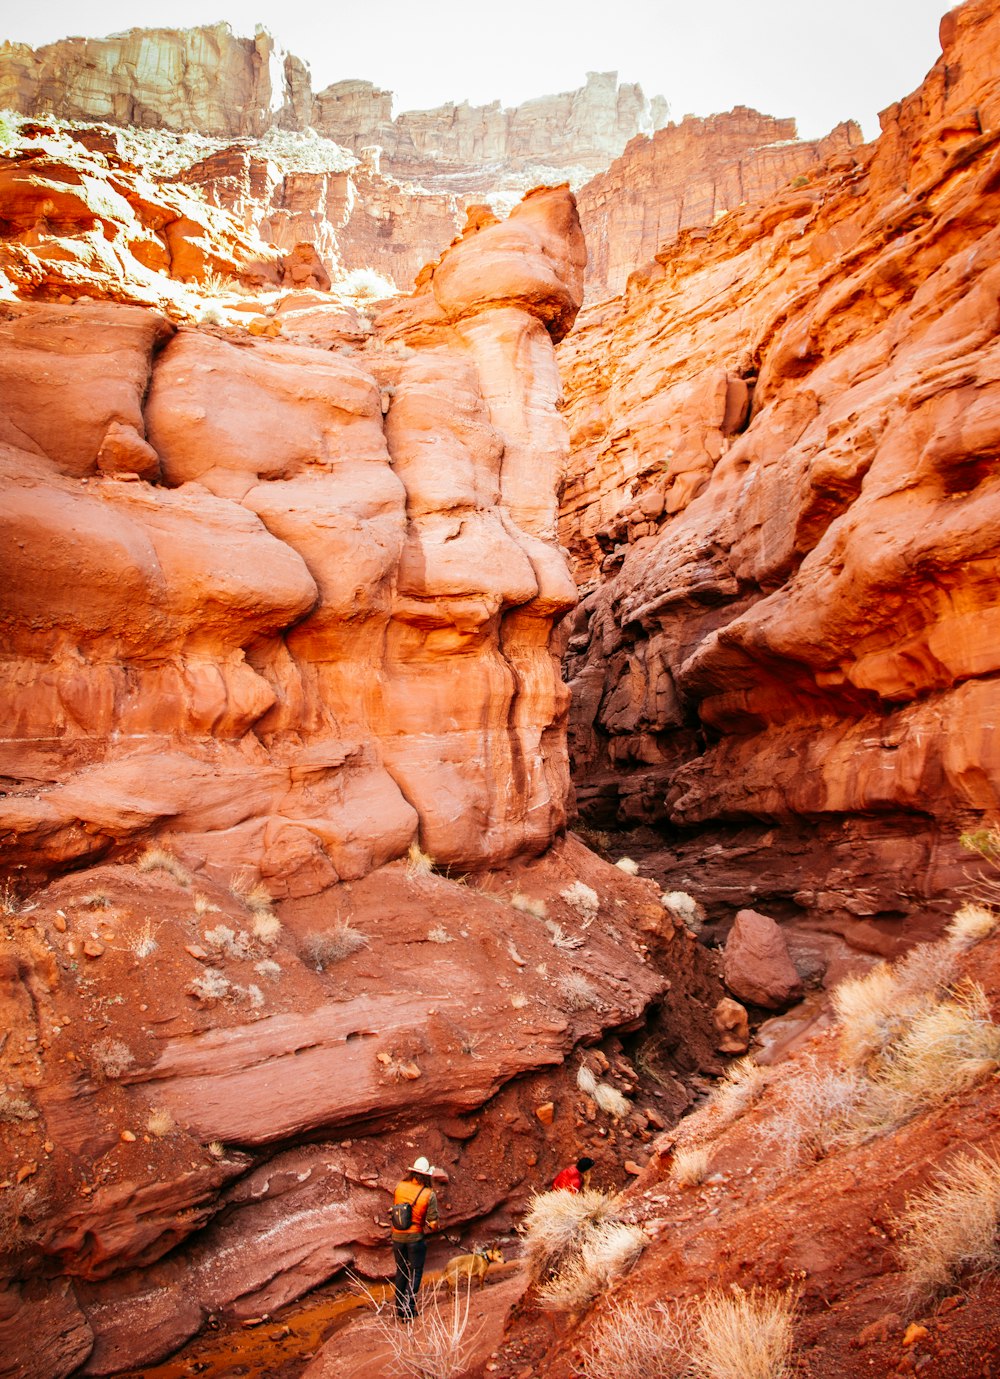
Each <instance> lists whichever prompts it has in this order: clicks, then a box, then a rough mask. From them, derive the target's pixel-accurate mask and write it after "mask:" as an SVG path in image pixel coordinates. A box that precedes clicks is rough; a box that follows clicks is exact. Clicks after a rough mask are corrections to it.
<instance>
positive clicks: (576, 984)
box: [559, 972, 601, 1010]
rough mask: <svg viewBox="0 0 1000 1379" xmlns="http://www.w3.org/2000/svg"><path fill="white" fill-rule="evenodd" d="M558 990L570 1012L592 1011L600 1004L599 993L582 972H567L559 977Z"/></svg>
mask: <svg viewBox="0 0 1000 1379" xmlns="http://www.w3.org/2000/svg"><path fill="white" fill-rule="evenodd" d="M559 990H560V991H561V992H562V995H563V997H564V999H565V1001H566V1004H567V1006H568V1007H569V1009H570V1010H593V1009H594V1007H595V1006H597V1005H599V1004H600V1000H601V994H600V992H599V991H598V989H597V987H596V986H595V985H594V983H593V982H592V981H591V980H590V979H589V977H585V976H584V975H583V973H582V972H567V973H566V975H565V976H564V977H560V978H559Z"/></svg>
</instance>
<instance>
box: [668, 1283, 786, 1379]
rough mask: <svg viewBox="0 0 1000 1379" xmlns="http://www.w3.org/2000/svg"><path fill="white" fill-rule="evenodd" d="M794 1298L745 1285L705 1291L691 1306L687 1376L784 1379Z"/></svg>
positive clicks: (726, 1378) (715, 1378) (704, 1378)
mask: <svg viewBox="0 0 1000 1379" xmlns="http://www.w3.org/2000/svg"><path fill="white" fill-rule="evenodd" d="M795 1301H796V1300H795V1298H794V1297H793V1296H791V1295H790V1294H787V1293H772V1292H769V1291H767V1290H766V1289H758V1288H751V1289H750V1291H749V1292H744V1291H743V1290H742V1289H741V1288H735V1287H734V1288H733V1289H732V1290H731V1291H730V1292H725V1293H724V1292H722V1291H713V1292H710V1293H706V1294H705V1296H704V1297H703V1298H699V1299H698V1301H697V1302H696V1303H695V1304H694V1305H693V1309H692V1312H693V1321H694V1334H693V1336H692V1339H691V1344H690V1361H691V1367H690V1371H689V1372H690V1375H691V1376H692V1379H790V1376H791V1374H792V1373H793V1363H792V1341H793V1328H794V1321H795Z"/></svg>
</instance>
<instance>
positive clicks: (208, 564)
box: [0, 191, 583, 894]
mask: <svg viewBox="0 0 1000 1379" xmlns="http://www.w3.org/2000/svg"><path fill="white" fill-rule="evenodd" d="M582 267H583V246H582V239H581V237H580V232H579V226H578V223H577V221H576V215H575V210H574V208H573V201H572V197H571V196H570V195H569V193H568V192H566V191H552V192H545V193H542V194H538V195H535V196H532V197H530V198H529V199H528V200H526V201H525V203H524V204H523V206H522V207H520V208H519V209H518V210H517V211H516V212H515V214H514V215H513V216H512V217H511V219H510V220H509V221H508V222H506V223H504V224H494V225H492V226H487V227H486V228H484V229H482V230H480V231H479V232H478V233H472V232H470V234H469V235H467V236H466V238H464V239H463V240H462V242H461V243H459V244H458V245H457V246H456V247H455V248H454V249H453V250H452V251H451V253H450V254H449V255H447V256H446V257H445V259H444V260H443V261H442V263H441V264H440V266H439V267H438V269H437V271H436V272H435V273H434V275H433V277H432V278H431V279H430V281H429V283H428V284H427V287H426V289H425V291H424V293H423V294H422V295H420V296H418V297H416V298H415V299H413V301H412V303H410V302H404V303H403V304H402V305H400V306H399V307H397V308H395V309H394V310H393V311H392V312H391V313H390V317H391V321H390V326H391V331H390V337H389V343H388V345H387V347H386V349H385V350H384V351H383V352H382V353H380V354H379V355H378V356H372V358H373V359H375V360H376V364H375V365H374V366H373V365H372V364H369V363H366V362H365V361H364V360H360V361H359V360H357V359H356V358H351V357H348V356H346V355H344V354H336V353H331V352H330V351H326V350H312V349H308V348H296V347H294V346H286V345H285V344H283V343H270V342H263V341H262V342H258V343H256V344H248V343H246V341H245V338H244V340H243V341H241V342H240V343H239V344H236V343H232V342H230V341H229V340H226V339H225V338H220V337H217V336H214V335H211V334H207V333H203V332H198V331H190V330H181V331H179V332H175V331H174V330H173V329H172V328H171V327H169V326H168V325H167V323H166V322H165V321H164V320H162V319H161V318H158V317H156V316H155V315H152V314H149V313H146V312H143V311H141V310H139V309H134V308H122V309H117V308H114V307H108V306H89V307H88V306H81V307H79V308H61V307H40V306H12V307H10V308H9V310H8V312H7V319H6V320H5V321H4V322H3V323H2V324H0V336H2V345H0V369H2V371H3V374H2V376H3V380H4V385H5V395H6V399H7V420H6V421H5V428H6V434H5V435H4V436H3V440H4V442H5V444H4V449H3V456H2V463H3V467H4V490H5V500H4V543H5V546H6V557H5V568H6V570H7V575H8V578H7V581H6V583H5V587H4V592H3V596H2V599H3V606H2V613H0V616H2V619H3V625H4V633H5V643H6V645H7V646H8V648H10V651H11V653H12V656H11V658H10V659H8V660H7V661H6V663H5V678H6V684H7V696H8V699H7V703H8V723H9V725H10V726H9V728H8V731H7V733H6V734H5V741H4V746H3V748H2V752H3V766H2V768H0V769H2V773H3V775H4V776H5V777H7V778H8V780H9V781H11V782H12V783H15V784H14V785H13V789H12V790H11V791H10V792H9V793H8V794H7V795H6V797H5V799H4V801H3V806H4V812H3V824H2V832H3V837H4V858H5V864H6V866H7V868H8V869H11V870H14V871H15V872H16V871H17V870H19V869H21V868H24V869H26V870H27V871H28V872H29V873H32V874H36V875H37V874H39V873H44V872H47V871H49V870H50V869H52V868H53V867H60V866H66V865H79V864H80V863H82V862H85V861H92V860H94V859H96V858H97V857H100V856H103V855H105V854H107V853H108V851H109V850H114V849H115V848H118V847H121V846H123V845H125V844H127V843H128V842H129V841H130V840H132V839H134V838H137V837H139V836H143V835H146V834H148V833H149V832H151V831H153V832H160V831H164V832H166V833H169V834H170V835H171V838H172V840H173V842H174V844H175V845H176V846H177V848H178V849H179V850H180V851H181V852H182V853H184V854H185V855H187V854H188V852H189V849H190V850H191V852H190V860H195V859H197V862H196V864H200V863H201V862H204V863H205V864H206V865H208V866H209V867H210V868H213V869H222V870H226V869H228V870H231V869H232V868H233V867H234V866H237V865H250V866H251V867H253V868H255V869H256V870H259V871H260V872H261V874H262V875H264V876H265V877H267V878H273V880H274V885H275V886H276V887H277V888H278V889H280V890H283V891H285V892H292V893H297V894H303V893H309V892H312V891H316V890H318V889H321V888H322V887H323V886H326V885H329V884H331V883H332V882H334V881H336V880H338V879H344V878H350V877H359V876H363V875H365V874H366V873H367V872H368V871H370V870H371V869H372V868H373V867H376V866H378V865H380V864H381V863H383V862H385V861H387V860H388V859H389V858H391V857H394V856H399V855H400V853H402V852H404V851H405V850H406V847H407V845H408V844H409V843H410V842H411V841H412V840H413V839H415V838H416V837H417V836H418V832H419V836H420V839H421V843H422V845H423V847H424V848H425V849H427V850H429V851H430V852H431V853H432V855H433V856H434V857H435V859H436V860H438V861H440V862H443V863H453V864H456V865H463V866H470V865H476V864H484V863H488V862H490V861H497V860H498V859H501V858H504V857H508V856H511V855H513V854H514V853H517V852H520V851H523V850H524V849H526V848H527V849H531V850H536V851H537V850H541V849H542V848H544V847H545V846H547V845H548V843H549V842H550V841H551V839H552V838H553V836H554V835H555V833H556V832H557V831H558V830H559V829H560V828H561V827H562V826H563V824H564V822H565V797H566V791H567V787H568V779H567V775H566V764H565V749H564V738H563V733H564V719H565V710H566V704H567V695H566V691H565V690H564V688H563V686H562V683H561V680H560V678H559V674H558V667H557V664H556V662H555V661H554V659H553V656H552V653H551V651H550V650H549V645H548V643H549V634H550V631H551V627H552V623H553V620H554V619H555V618H557V617H558V616H560V615H561V614H562V613H563V612H565V610H566V609H567V608H569V607H571V606H572V604H573V602H574V601H575V590H574V586H573V583H572V581H571V580H570V578H569V575H568V572H567V570H566V567H565V564H564V562H563V560H562V557H561V556H560V555H559V553H558V550H557V549H556V548H555V546H554V544H553V542H554V537H555V511H556V510H555V487H556V482H557V475H558V471H559V468H560V465H561V463H562V461H563V457H564V455H565V450H566V440H565V431H564V428H563V424H562V422H561V420H560V419H559V418H558V416H557V414H556V411H555V404H556V401H557V399H558V396H559V383H558V377H557V374H556V369H555V362H554V355H553V350H552V335H554V336H555V337H556V338H558V337H559V336H560V335H561V334H562V333H564V332H565V330H566V329H567V328H568V326H569V325H570V324H571V323H572V320H573V316H574V315H575V312H576V307H577V305H578V303H579V294H580V289H581V276H582ZM550 331H551V335H550ZM411 336H412V337H413V338H414V339H415V340H417V341H418V344H417V347H416V348H414V347H411V346H410V345H409V344H407V341H408V339H409V338H411ZM384 412H385V415H383V413H384ZM166 763H169V767H167V766H166ZM18 781H20V784H19V785H18V784H16V782H18Z"/></svg>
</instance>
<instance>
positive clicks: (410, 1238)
mask: <svg viewBox="0 0 1000 1379" xmlns="http://www.w3.org/2000/svg"><path fill="white" fill-rule="evenodd" d="M406 1171H407V1177H405V1178H403V1179H401V1180H400V1182H398V1183H397V1184H396V1191H395V1192H394V1193H393V1199H392V1213H391V1216H392V1254H393V1258H394V1260H395V1262H396V1316H397V1317H398V1318H399V1319H400V1321H403V1322H412V1321H413V1318H414V1317H415V1316H416V1315H417V1293H418V1292H419V1291H420V1280H421V1279H422V1278H423V1276H424V1260H425V1259H426V1258H427V1236H428V1235H429V1234H430V1233H431V1232H432V1231H436V1230H437V1229H438V1225H439V1214H438V1203H437V1197H435V1195H434V1190H433V1188H432V1187H431V1182H432V1181H433V1179H434V1177H435V1176H436V1175H437V1173H438V1170H437V1169H436V1168H435V1167H434V1166H433V1164H432V1163H431V1162H430V1161H429V1160H428V1159H426V1158H424V1156H423V1155H422V1154H421V1156H420V1157H419V1158H418V1159H415V1160H414V1161H413V1163H412V1164H411V1165H410V1166H409V1168H408V1169H407V1170H406Z"/></svg>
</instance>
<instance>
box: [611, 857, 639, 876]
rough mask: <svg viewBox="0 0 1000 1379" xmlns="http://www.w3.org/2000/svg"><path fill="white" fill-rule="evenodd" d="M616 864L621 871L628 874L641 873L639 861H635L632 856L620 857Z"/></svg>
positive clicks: (636, 874)
mask: <svg viewBox="0 0 1000 1379" xmlns="http://www.w3.org/2000/svg"><path fill="white" fill-rule="evenodd" d="M615 866H616V867H617V868H618V870H619V871H623V872H624V873H625V875H626V876H638V875H639V863H638V862H636V861H634V860H633V858H631V857H619V859H618V861H617V862H616V863H615Z"/></svg>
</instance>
